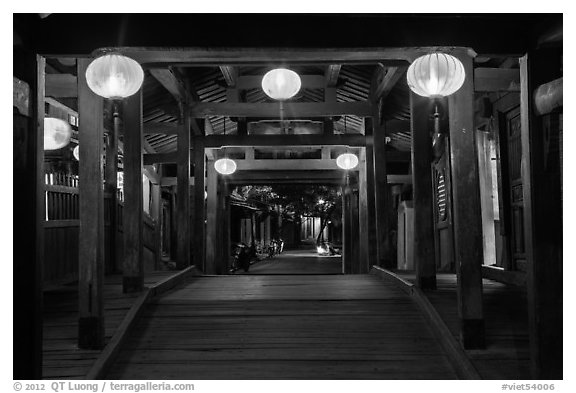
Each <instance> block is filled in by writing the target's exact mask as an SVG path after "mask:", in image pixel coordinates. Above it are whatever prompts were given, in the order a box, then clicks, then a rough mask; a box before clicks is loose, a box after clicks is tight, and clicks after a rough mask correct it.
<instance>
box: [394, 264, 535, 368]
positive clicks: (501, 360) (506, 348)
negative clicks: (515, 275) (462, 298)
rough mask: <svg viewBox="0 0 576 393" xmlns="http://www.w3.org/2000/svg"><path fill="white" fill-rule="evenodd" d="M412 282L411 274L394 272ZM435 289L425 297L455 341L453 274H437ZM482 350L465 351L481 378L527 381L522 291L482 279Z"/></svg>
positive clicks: (456, 322)
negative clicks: (483, 347) (483, 342)
mask: <svg viewBox="0 0 576 393" xmlns="http://www.w3.org/2000/svg"><path fill="white" fill-rule="evenodd" d="M395 273H396V274H398V275H399V276H401V277H402V278H404V279H406V280H408V281H411V282H414V281H415V279H414V277H415V276H414V273H412V272H403V271H395ZM437 284H438V289H437V290H436V291H426V292H425V294H426V296H427V297H428V299H429V300H430V302H431V303H432V305H433V306H434V307H435V308H436V311H438V314H439V315H440V317H441V318H442V320H443V321H444V323H446V325H447V326H448V328H449V329H450V331H451V332H452V334H453V335H454V336H455V337H456V338H457V339H458V340H459V335H460V325H459V318H458V307H457V298H456V275H455V274H445V273H443V274H437ZM482 287H483V301H484V303H483V304H484V318H485V326H486V349H485V350H467V351H466V353H467V354H468V356H469V357H470V359H471V360H472V363H473V364H474V367H475V368H476V370H478V372H479V373H480V375H481V376H482V378H483V379H530V378H531V376H530V364H529V360H530V358H529V356H530V355H529V345H528V344H529V343H528V310H527V300H526V289H525V288H523V287H516V286H512V285H506V284H502V283H499V282H496V281H493V280H489V279H483V280H482Z"/></svg>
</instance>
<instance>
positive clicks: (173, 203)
mask: <svg viewBox="0 0 576 393" xmlns="http://www.w3.org/2000/svg"><path fill="white" fill-rule="evenodd" d="M177 215H178V212H177V209H176V186H171V187H170V238H169V244H170V260H172V261H175V260H176V249H177V245H176V231H177V226H176V222H177V220H176V217H177Z"/></svg>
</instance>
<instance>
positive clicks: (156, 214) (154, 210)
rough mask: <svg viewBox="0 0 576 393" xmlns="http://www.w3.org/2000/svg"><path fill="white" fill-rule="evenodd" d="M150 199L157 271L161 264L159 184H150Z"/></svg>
mask: <svg viewBox="0 0 576 393" xmlns="http://www.w3.org/2000/svg"><path fill="white" fill-rule="evenodd" d="M150 193H151V198H152V206H151V207H150V216H151V217H152V218H153V219H154V221H155V222H156V228H155V231H154V236H155V238H156V252H155V257H156V258H155V261H154V265H155V267H156V269H159V268H160V266H161V264H162V243H161V238H162V233H161V231H162V223H161V220H162V217H161V211H160V209H161V206H160V205H161V203H162V201H161V195H160V184H158V183H156V184H152V189H151V190H150Z"/></svg>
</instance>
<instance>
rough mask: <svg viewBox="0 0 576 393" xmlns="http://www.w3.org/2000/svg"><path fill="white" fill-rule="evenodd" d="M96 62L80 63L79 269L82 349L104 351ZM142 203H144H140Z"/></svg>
mask: <svg viewBox="0 0 576 393" xmlns="http://www.w3.org/2000/svg"><path fill="white" fill-rule="evenodd" d="M91 60H92V59H78V116H79V118H81V120H80V123H79V124H80V127H79V132H78V135H79V141H78V143H79V145H80V152H79V154H80V157H81V159H80V161H79V162H78V166H79V178H80V180H79V194H80V206H79V210H80V211H79V218H80V232H79V237H78V238H79V255H78V260H79V267H78V309H79V310H78V346H79V347H80V348H86V349H100V348H102V347H104V332H105V330H104V291H103V287H104V286H103V284H104V193H103V186H102V180H103V178H104V173H103V170H102V152H103V136H104V133H103V132H104V123H103V122H104V113H103V110H104V108H103V101H102V98H101V97H99V96H97V95H96V94H94V93H93V92H92V90H90V88H89V87H88V84H87V83H86V68H87V67H88V64H90V62H91ZM140 200H142V199H140Z"/></svg>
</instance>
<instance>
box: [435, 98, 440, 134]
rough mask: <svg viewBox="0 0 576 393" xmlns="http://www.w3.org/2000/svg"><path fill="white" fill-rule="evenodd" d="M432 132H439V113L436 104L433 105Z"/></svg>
mask: <svg viewBox="0 0 576 393" xmlns="http://www.w3.org/2000/svg"><path fill="white" fill-rule="evenodd" d="M434 133H435V134H439V133H440V114H439V113H438V104H436V105H434Z"/></svg>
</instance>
